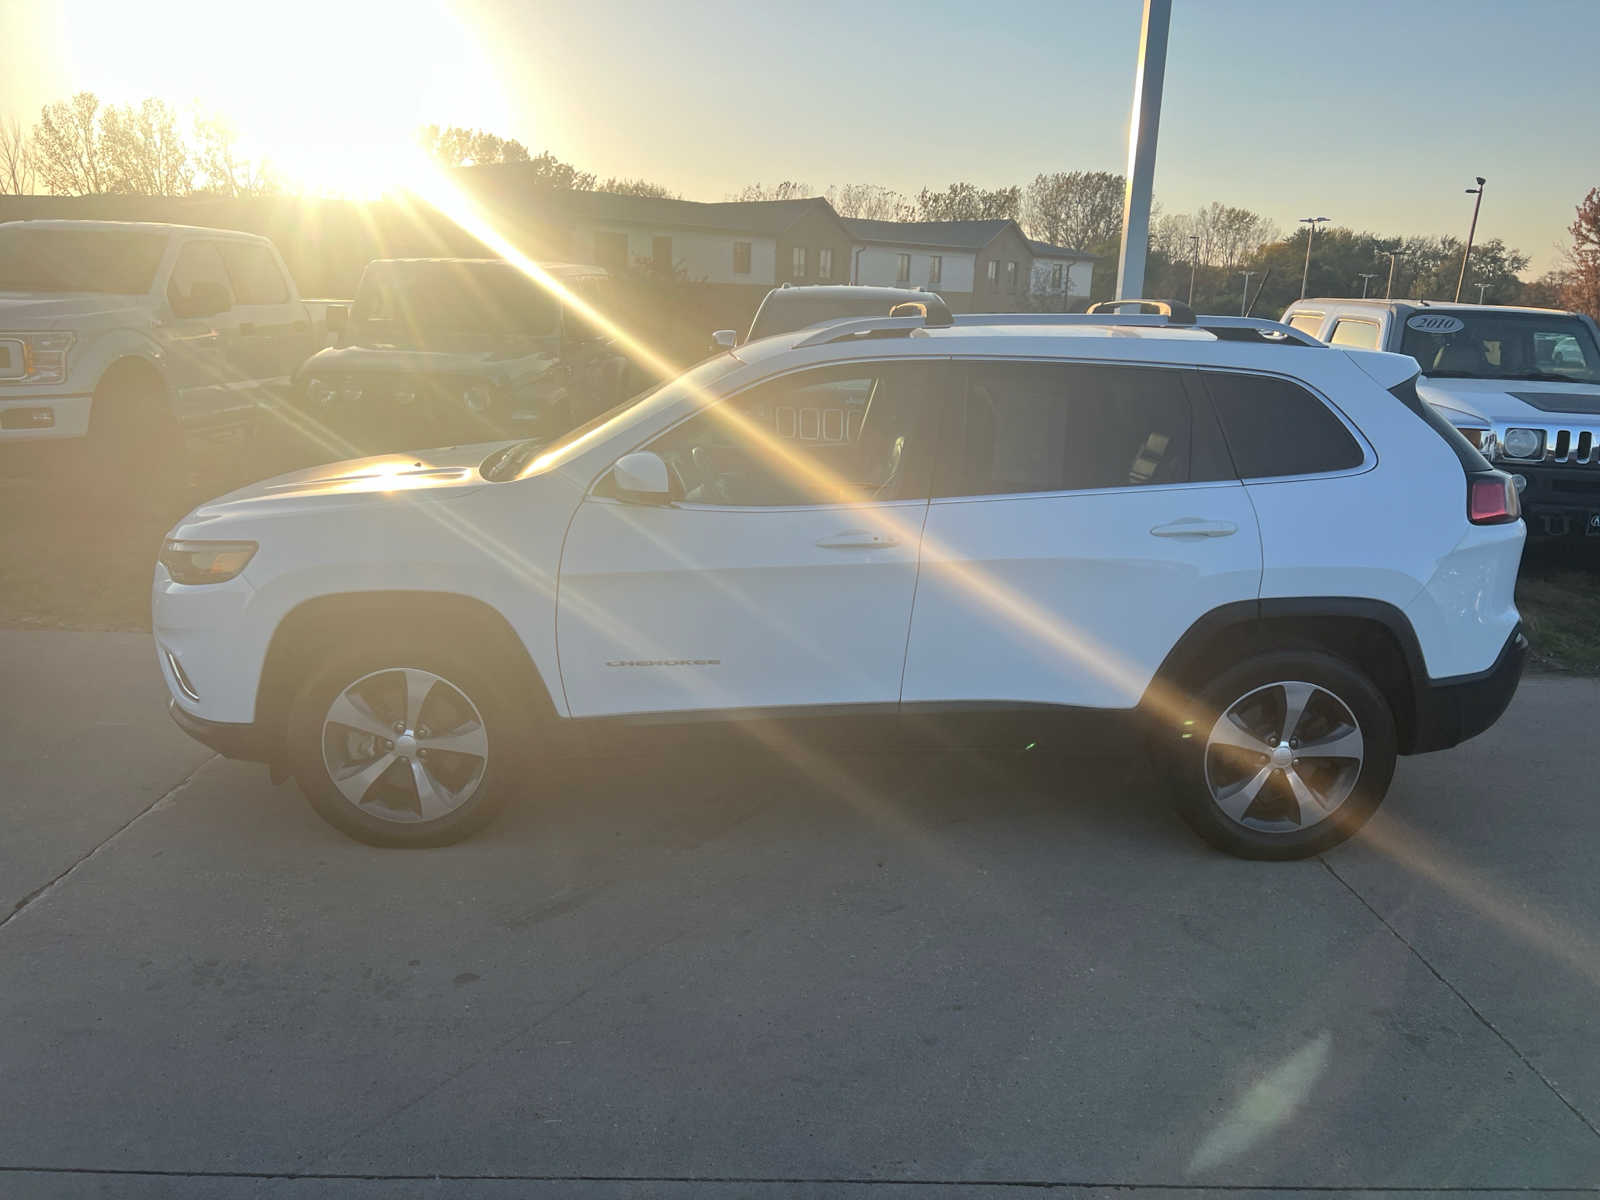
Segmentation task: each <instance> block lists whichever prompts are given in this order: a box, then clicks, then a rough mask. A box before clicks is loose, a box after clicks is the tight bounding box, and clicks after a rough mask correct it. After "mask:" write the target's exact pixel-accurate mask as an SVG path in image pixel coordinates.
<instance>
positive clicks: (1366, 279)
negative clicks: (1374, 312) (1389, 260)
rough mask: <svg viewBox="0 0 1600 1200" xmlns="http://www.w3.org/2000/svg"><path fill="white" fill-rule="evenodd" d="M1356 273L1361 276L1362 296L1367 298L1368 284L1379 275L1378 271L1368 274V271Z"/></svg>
mask: <svg viewBox="0 0 1600 1200" xmlns="http://www.w3.org/2000/svg"><path fill="white" fill-rule="evenodd" d="M1356 274H1357V275H1359V276H1360V277H1361V298H1362V299H1363V300H1365V299H1366V298H1367V285H1368V284H1369V283H1371V282H1372V281H1373V280H1374V279H1376V278H1377V277H1378V273H1377V272H1376V271H1373V272H1372V273H1371V274H1368V273H1367V272H1366V271H1358V272H1356Z"/></svg>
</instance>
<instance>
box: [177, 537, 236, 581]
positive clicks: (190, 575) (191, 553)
mask: <svg viewBox="0 0 1600 1200" xmlns="http://www.w3.org/2000/svg"><path fill="white" fill-rule="evenodd" d="M255 552H256V543H254V542H193V541H183V540H180V539H177V538H168V539H167V540H166V541H164V542H162V543H161V565H162V566H164V567H165V568H166V569H167V574H168V575H171V576H172V579H173V582H175V583H187V584H200V583H226V582H227V581H228V580H230V579H232V578H233V577H234V576H235V575H237V574H238V573H239V572H240V571H242V570H244V568H245V564H246V563H248V562H249V561H250V559H251V558H252V557H254V555H255Z"/></svg>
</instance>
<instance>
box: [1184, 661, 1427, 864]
mask: <svg viewBox="0 0 1600 1200" xmlns="http://www.w3.org/2000/svg"><path fill="white" fill-rule="evenodd" d="M1299 684H1305V685H1310V686H1311V688H1313V689H1315V690H1314V691H1312V692H1311V693H1310V694H1311V696H1312V697H1313V698H1312V699H1311V700H1309V701H1308V702H1307V704H1306V707H1305V709H1304V710H1303V711H1304V712H1305V713H1306V716H1305V717H1304V718H1302V720H1303V722H1306V723H1307V724H1303V725H1300V726H1297V728H1303V729H1305V730H1307V731H1309V732H1310V733H1311V734H1313V735H1315V734H1318V733H1319V732H1322V731H1326V732H1325V733H1324V734H1323V736H1322V737H1308V739H1307V747H1306V748H1304V749H1300V750H1299V751H1298V752H1299V753H1302V754H1305V755H1306V756H1307V757H1306V758H1305V760H1303V762H1302V760H1301V759H1300V758H1298V757H1296V758H1294V759H1293V765H1292V767H1276V766H1275V765H1274V760H1273V759H1272V758H1270V757H1263V756H1260V755H1256V754H1254V753H1253V752H1252V751H1250V750H1247V749H1240V748H1235V747H1232V746H1227V745H1222V744H1218V743H1214V742H1213V741H1212V737H1213V735H1214V734H1215V735H1216V736H1219V737H1224V738H1226V737H1227V736H1228V734H1227V733H1226V732H1225V731H1224V727H1222V726H1220V725H1219V722H1220V720H1221V719H1222V717H1223V716H1224V714H1227V713H1229V712H1230V710H1232V711H1234V712H1238V713H1242V714H1248V715H1254V716H1256V717H1257V720H1258V721H1259V722H1260V724H1259V725H1256V726H1255V728H1256V729H1257V730H1258V732H1259V731H1265V732H1264V733H1263V735H1262V736H1263V740H1264V741H1266V742H1268V743H1269V744H1270V743H1271V740H1272V736H1273V735H1272V733H1271V730H1272V728H1273V724H1274V705H1276V706H1277V708H1276V713H1277V717H1276V724H1277V726H1278V737H1279V739H1280V746H1281V744H1282V743H1284V742H1286V741H1287V733H1286V732H1285V731H1284V730H1283V729H1282V728H1281V726H1282V724H1283V717H1284V715H1285V714H1284V712H1283V709H1284V708H1286V707H1287V706H1288V703H1289V691H1288V689H1289V688H1294V689H1295V691H1296V692H1297V693H1299V692H1300V688H1299V687H1298V686H1296V685H1299ZM1279 685H1286V686H1279ZM1329 697H1332V699H1329ZM1236 705H1238V706H1241V707H1239V708H1235V706H1236ZM1340 706H1342V708H1341V707H1340ZM1186 707H1187V711H1185V712H1184V713H1182V714H1181V715H1180V717H1179V719H1178V720H1177V721H1176V722H1174V724H1173V726H1169V728H1173V729H1174V733H1173V735H1172V737H1173V741H1174V743H1175V745H1174V746H1173V748H1172V750H1171V753H1170V754H1169V755H1168V762H1169V766H1170V770H1171V778H1172V786H1173V789H1174V799H1175V801H1176V804H1177V808H1178V812H1179V814H1180V815H1181V816H1182V817H1183V819H1184V820H1185V821H1186V822H1187V823H1188V824H1189V826H1190V827H1191V828H1192V829H1193V830H1194V831H1195V832H1196V833H1198V834H1199V835H1200V836H1201V837H1203V838H1204V839H1205V840H1206V841H1208V842H1210V843H1211V844H1212V845H1213V846H1215V847H1216V848H1217V849H1219V850H1223V851H1225V852H1227V853H1228V854H1232V855H1235V856H1237V857H1239V858H1252V859H1295V858H1308V857H1310V856H1312V855H1314V854H1320V853H1321V852H1322V851H1324V850H1327V849H1330V848H1331V847H1333V846H1336V845H1338V844H1339V843H1340V842H1342V841H1344V840H1345V839H1346V838H1348V837H1349V836H1350V835H1351V834H1352V833H1354V832H1355V831H1356V830H1358V829H1359V828H1361V826H1362V825H1363V824H1365V823H1366V821H1367V819H1368V818H1369V817H1371V816H1372V814H1373V813H1374V812H1375V811H1376V810H1377V808H1378V805H1379V804H1381V803H1382V802H1383V798H1384V796H1385V794H1386V793H1387V792H1388V790H1389V782H1390V780H1391V779H1392V778H1393V777H1394V765H1395V756H1396V754H1397V753H1398V750H1397V743H1396V735H1395V722H1394V714H1393V712H1392V711H1391V710H1390V708H1389V704H1388V701H1387V700H1385V698H1384V696H1383V693H1382V692H1380V691H1379V690H1378V688H1377V687H1376V686H1375V685H1374V684H1373V682H1372V681H1371V680H1370V679H1369V678H1368V677H1367V676H1366V675H1365V674H1364V673H1363V672H1361V671H1360V670H1359V669H1357V668H1356V667H1354V666H1353V665H1351V664H1350V663H1348V662H1346V661H1344V660H1343V659H1341V658H1337V657H1335V656H1334V655H1332V654H1328V653H1326V652H1324V651H1321V650H1312V649H1306V650H1277V651H1269V652H1266V653H1262V654H1258V655H1256V656H1254V657H1252V658H1249V659H1246V660H1245V661H1243V662H1241V663H1238V664H1237V665H1235V666H1232V667H1229V668H1228V669H1226V670H1224V671H1223V672H1221V673H1220V674H1218V675H1217V676H1215V677H1214V678H1213V679H1211V680H1210V681H1209V682H1207V683H1205V684H1203V685H1201V686H1200V687H1199V688H1198V690H1197V691H1195V692H1194V694H1193V695H1192V697H1191V698H1190V699H1189V700H1187V701H1186ZM1351 718H1353V724H1354V726H1355V729H1356V731H1357V733H1358V734H1359V739H1360V744H1359V749H1360V759H1359V762H1355V761H1354V760H1353V759H1350V758H1343V757H1337V758H1324V757H1322V756H1321V755H1319V754H1314V753H1312V752H1313V751H1316V750H1319V749H1322V750H1325V749H1327V748H1328V747H1330V746H1331V745H1332V743H1333V742H1334V741H1335V740H1339V741H1340V747H1339V748H1340V749H1344V748H1346V747H1348V746H1350V745H1351V743H1349V742H1348V741H1345V740H1344V739H1342V738H1340V736H1339V735H1340V732H1341V731H1342V730H1343V729H1344V728H1345V726H1346V725H1347V724H1350V723H1352V722H1351ZM1245 725H1247V726H1248V725H1251V722H1249V721H1246V722H1245ZM1185 733H1188V734H1190V736H1188V737H1185V736H1184V734H1185ZM1346 737H1347V735H1346ZM1271 748H1272V749H1273V750H1275V751H1277V752H1278V753H1280V754H1286V755H1287V754H1295V753H1296V751H1295V750H1293V749H1291V750H1289V751H1283V750H1282V749H1280V747H1277V746H1274V747H1271ZM1291 772H1292V774H1293V782H1291V778H1290V775H1291ZM1302 772H1304V774H1302ZM1313 772H1316V773H1317V774H1313ZM1258 774H1260V775H1262V776H1264V777H1265V782H1262V783H1256V787H1257V789H1258V790H1257V791H1256V792H1254V793H1249V794H1250V795H1252V796H1253V797H1254V799H1251V800H1250V801H1249V802H1248V804H1249V807H1248V808H1247V809H1246V811H1245V812H1244V813H1243V814H1241V819H1236V818H1235V817H1234V816H1231V815H1229V813H1228V811H1226V810H1225V809H1224V807H1223V805H1222V803H1220V802H1219V800H1218V793H1219V792H1220V793H1222V794H1224V795H1227V794H1228V793H1230V792H1232V797H1231V799H1232V803H1233V804H1234V805H1235V806H1237V805H1238V804H1239V803H1241V801H1240V800H1239V797H1241V796H1243V795H1245V794H1246V792H1245V788H1247V787H1248V786H1249V785H1250V784H1251V783H1255V782H1256V778H1257V775H1258ZM1296 783H1298V784H1299V785H1300V788H1301V790H1300V791H1297V790H1296V788H1295V786H1294V785H1295V784H1296ZM1313 783H1323V784H1325V786H1324V787H1317V788H1313V790H1312V792H1311V793H1310V794H1311V795H1313V796H1315V797H1316V798H1317V799H1318V800H1321V799H1323V798H1324V797H1326V798H1328V799H1332V798H1333V797H1335V796H1338V795H1341V794H1343V795H1344V796H1345V798H1343V799H1342V800H1340V801H1339V802H1338V803H1337V804H1336V805H1334V806H1332V807H1331V811H1328V812H1326V815H1321V816H1319V817H1317V818H1316V819H1314V820H1313V821H1312V822H1311V823H1309V824H1307V823H1303V822H1301V820H1300V817H1299V816H1298V815H1291V814H1297V813H1299V812H1303V811H1305V810H1306V809H1310V810H1311V811H1312V812H1316V811H1317V810H1316V809H1315V808H1313V807H1312V806H1311V805H1310V804H1305V803H1303V802H1300V801H1298V800H1297V798H1296V797H1297V796H1301V795H1305V794H1306V793H1305V791H1304V789H1305V788H1306V787H1307V786H1308V785H1310V784H1313ZM1214 785H1215V786H1214ZM1235 788H1237V789H1238V790H1234V789H1235ZM1347 788H1348V791H1347V792H1346V789H1347Z"/></svg>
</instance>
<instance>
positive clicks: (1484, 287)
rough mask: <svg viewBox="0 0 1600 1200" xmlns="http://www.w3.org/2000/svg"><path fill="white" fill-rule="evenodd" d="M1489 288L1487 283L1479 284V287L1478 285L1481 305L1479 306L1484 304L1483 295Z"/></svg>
mask: <svg viewBox="0 0 1600 1200" xmlns="http://www.w3.org/2000/svg"><path fill="white" fill-rule="evenodd" d="M1488 286H1489V285H1488V284H1487V283H1480V284H1479V285H1478V303H1479V304H1482V303H1483V293H1484V290H1485V289H1486V288H1487V287H1488Z"/></svg>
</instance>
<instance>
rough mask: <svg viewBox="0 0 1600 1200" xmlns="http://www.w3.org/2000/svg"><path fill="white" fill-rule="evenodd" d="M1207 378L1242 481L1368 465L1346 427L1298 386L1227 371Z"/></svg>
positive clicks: (1204, 372)
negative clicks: (1362, 464)
mask: <svg viewBox="0 0 1600 1200" xmlns="http://www.w3.org/2000/svg"><path fill="white" fill-rule="evenodd" d="M1201 377H1202V378H1203V379H1204V380H1205V384H1206V388H1207V390H1208V391H1209V392H1210V394H1211V403H1212V406H1213V407H1214V408H1215V409H1216V413H1217V417H1218V419H1219V420H1220V421H1221V422H1222V431H1223V434H1224V436H1225V437H1226V438H1227V441H1228V449H1229V450H1230V451H1231V452H1232V454H1233V462H1234V466H1235V467H1236V468H1237V469H1238V472H1239V477H1240V478H1241V479H1270V478H1274V477H1277V476H1285V475H1318V474H1323V473H1326V472H1328V471H1348V470H1351V469H1353V468H1355V467H1359V466H1360V465H1361V463H1362V462H1363V460H1364V459H1365V455H1364V454H1363V452H1362V450H1361V445H1360V443H1359V442H1357V441H1356V439H1355V438H1354V437H1353V436H1351V434H1350V431H1349V430H1348V429H1346V428H1345V426H1344V423H1343V422H1342V421H1340V420H1339V418H1338V417H1336V416H1334V414H1333V412H1332V410H1330V409H1329V408H1328V406H1327V405H1326V404H1324V403H1323V402H1322V401H1321V400H1320V399H1318V398H1317V397H1316V396H1314V395H1312V394H1311V393H1310V392H1309V391H1307V390H1306V389H1305V388H1303V387H1301V386H1300V385H1299V384H1298V383H1295V382H1293V381H1291V380H1288V379H1280V378H1277V377H1274V376H1271V375H1242V374H1233V373H1231V372H1224V371H1203V372H1201Z"/></svg>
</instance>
